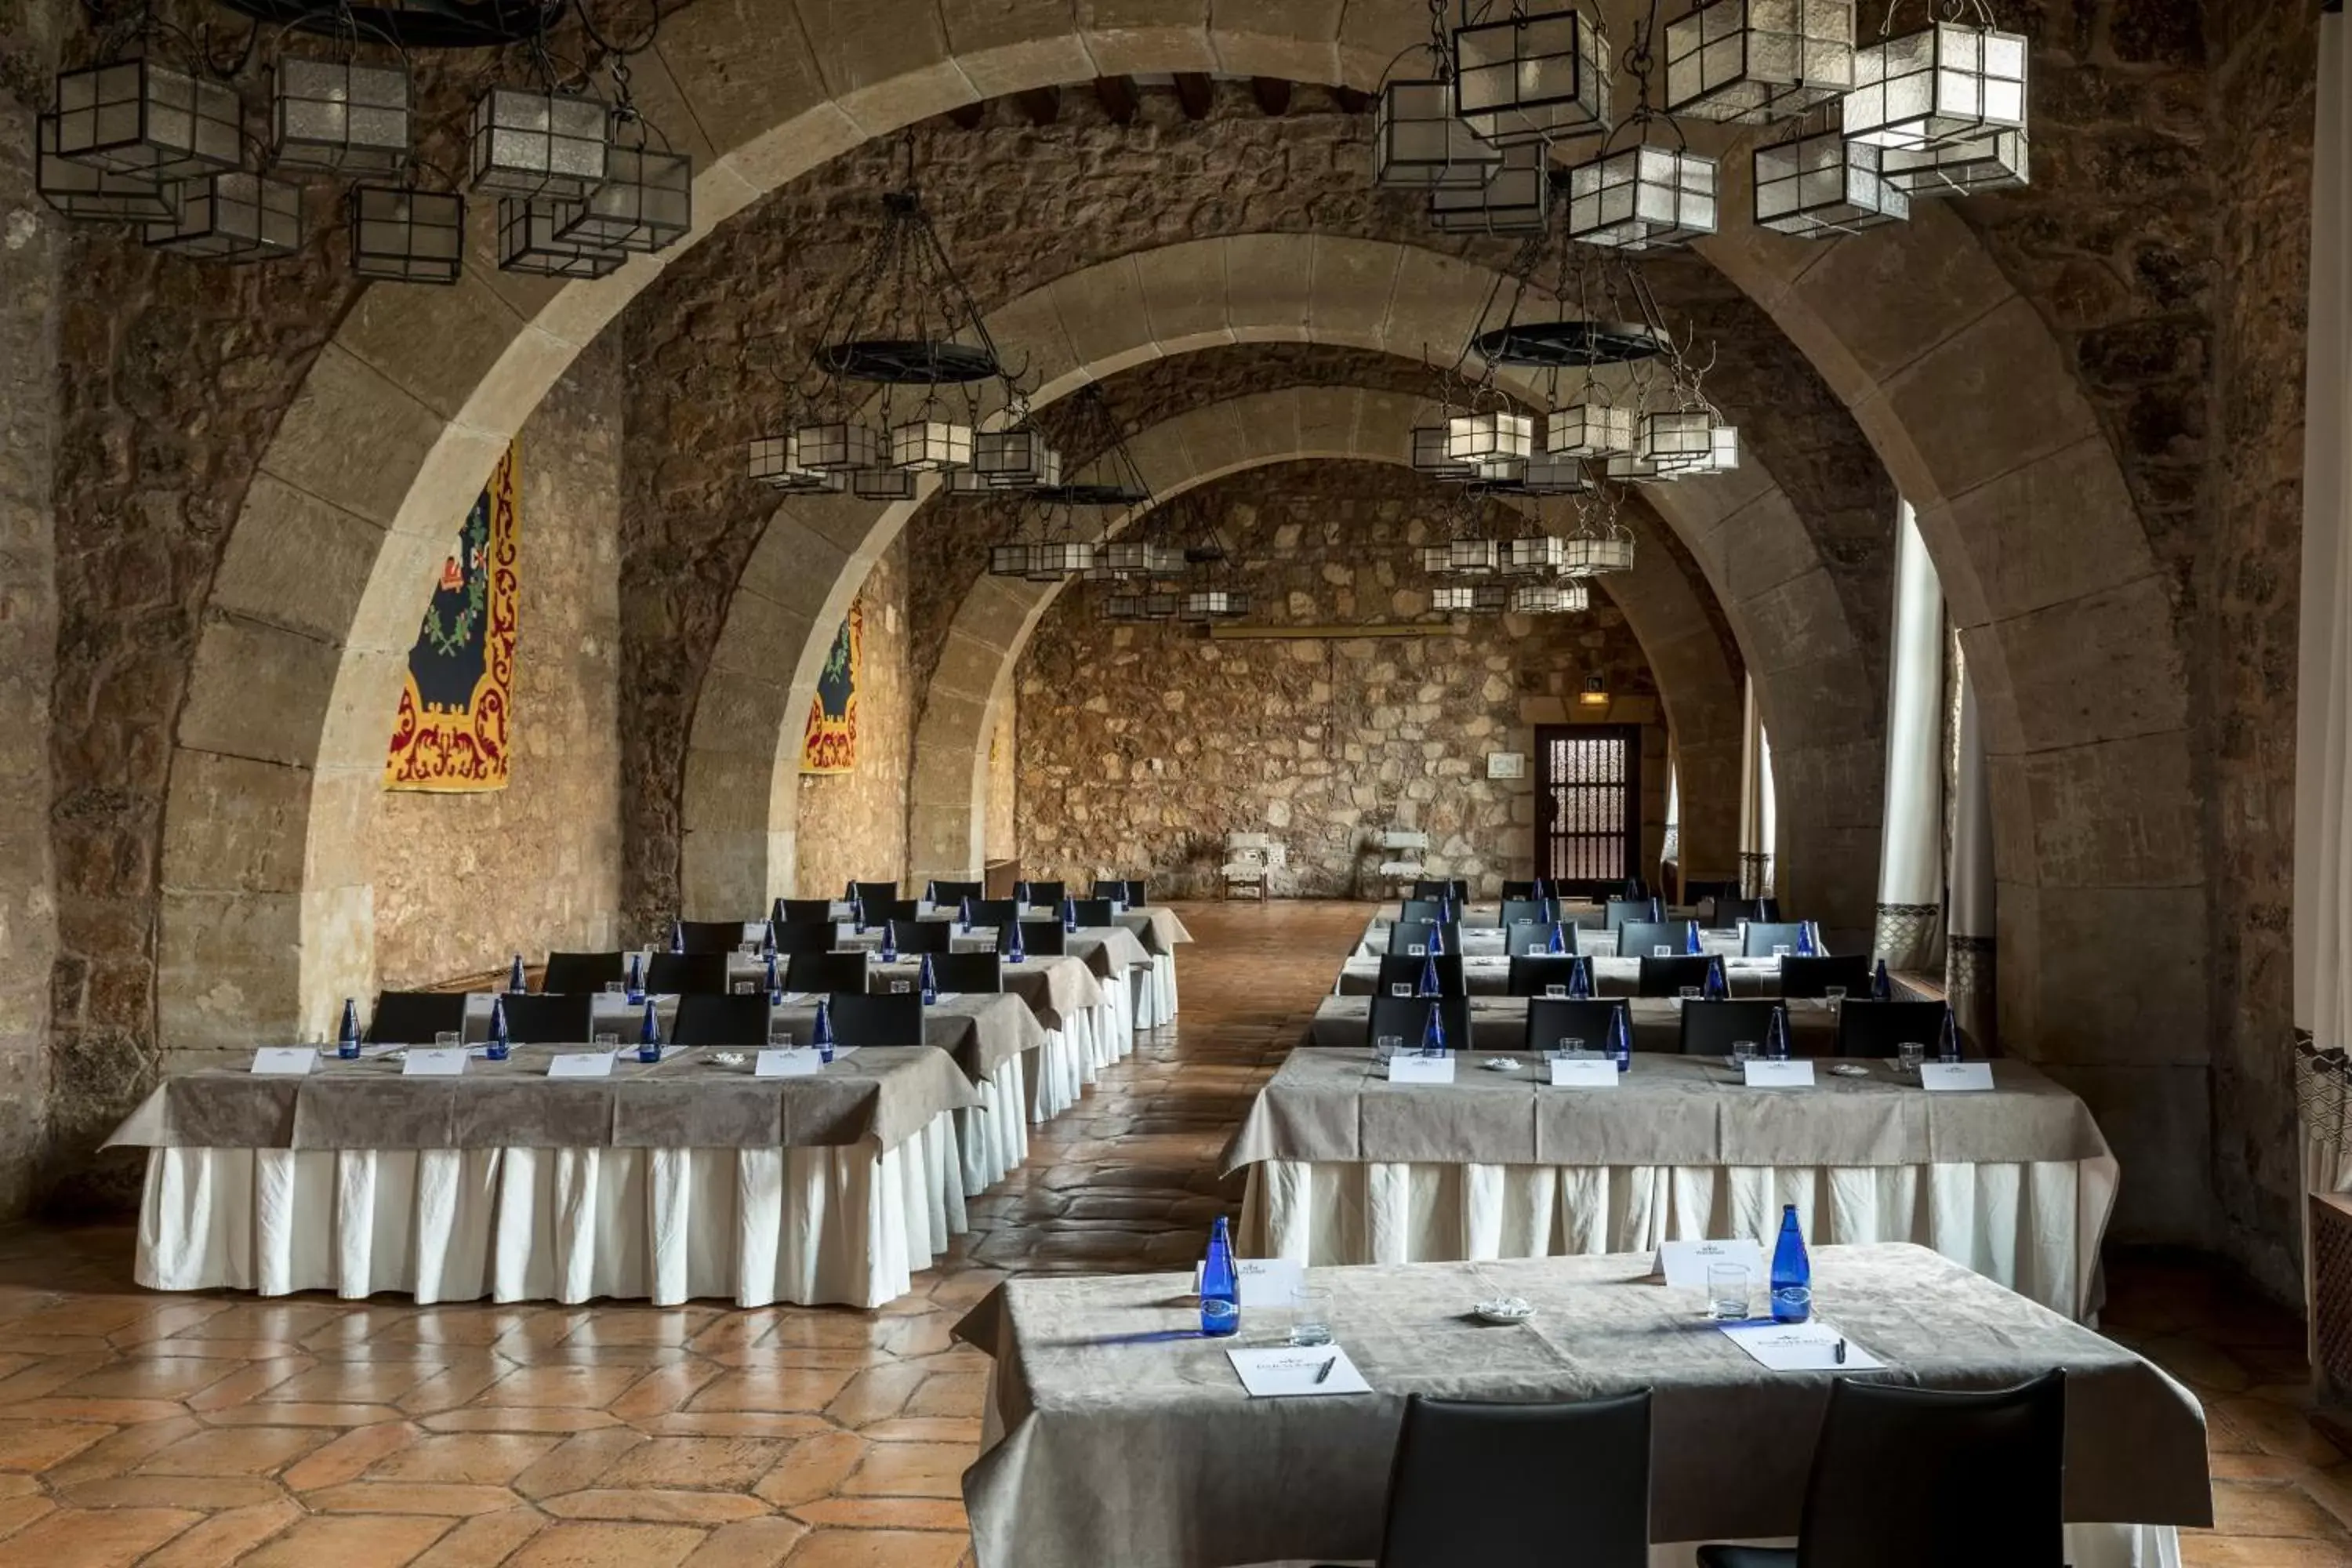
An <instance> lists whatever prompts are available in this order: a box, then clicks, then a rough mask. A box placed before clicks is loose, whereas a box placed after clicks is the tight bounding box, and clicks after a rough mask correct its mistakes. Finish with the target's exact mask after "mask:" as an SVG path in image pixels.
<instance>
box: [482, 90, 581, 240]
mask: <svg viewBox="0 0 2352 1568" xmlns="http://www.w3.org/2000/svg"><path fill="white" fill-rule="evenodd" d="M612 124H613V111H612V107H611V106H610V105H609V104H607V103H606V102H605V101H604V100H603V99H601V98H597V97H594V96H593V95H591V94H588V93H574V92H564V91H562V90H560V89H557V88H556V87H554V86H552V85H548V86H545V87H541V88H529V87H509V86H498V87H492V88H488V89H485V90H484V91H483V93H482V95H481V96H480V97H478V98H477V99H476V100H474V107H473V111H472V113H471V114H470V115H468V117H467V134H466V158H467V171H468V174H467V183H468V184H470V185H471V187H472V188H473V189H474V190H475V191H476V192H478V193H481V194H485V195H499V196H503V197H514V198H533V197H543V198H548V199H551V200H554V201H560V202H580V201H583V200H584V199H585V198H586V197H587V195H588V193H589V192H591V191H593V190H594V189H595V188H596V187H597V186H598V185H601V184H604V180H605V178H606V176H607V174H609V172H610V160H611V156H612V148H613V144H612ZM501 226H502V227H503V221H502V222H501ZM608 270H609V268H608Z"/></svg>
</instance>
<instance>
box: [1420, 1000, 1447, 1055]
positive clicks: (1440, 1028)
mask: <svg viewBox="0 0 2352 1568" xmlns="http://www.w3.org/2000/svg"><path fill="white" fill-rule="evenodd" d="M1421 1054H1422V1055H1423V1056H1425V1057H1442V1056H1444V1054H1445V1007H1444V1004H1443V1003H1440V1002H1438V1001H1437V1000H1435V999H1434V998H1432V999H1431V1001H1430V1004H1429V1022H1428V1023H1426V1024H1423V1026H1422V1028H1421Z"/></svg>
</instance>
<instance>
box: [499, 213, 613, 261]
mask: <svg viewBox="0 0 2352 1568" xmlns="http://www.w3.org/2000/svg"><path fill="white" fill-rule="evenodd" d="M563 216H564V207H563V204H562V203H561V202H554V201H529V200H526V199H524V198H523V197H520V196H501V197H499V270H500V271H503V272H535V273H539V274H541V275H542V276H544V277H549V278H602V277H604V276H605V275H606V274H608V273H613V272H617V271H619V270H620V268H621V263H622V262H624V261H626V260H627V259H628V257H627V255H626V254H625V253H624V252H622V251H618V250H608V249H606V248H605V247H603V246H601V245H584V244H583V243H581V242H580V241H579V240H576V239H566V238H565V237H563V236H562V233H561V232H560V227H561V225H562V221H563Z"/></svg>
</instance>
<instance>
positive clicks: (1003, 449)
mask: <svg viewBox="0 0 2352 1568" xmlns="http://www.w3.org/2000/svg"><path fill="white" fill-rule="evenodd" d="M971 467H972V468H974V469H975V470H976V471H977V472H978V473H979V475H980V478H981V480H982V483H983V484H985V485H987V486H989V487H991V488H992V489H1019V488H1021V487H1022V486H1024V485H1034V484H1054V483H1058V482H1059V481H1060V479H1061V477H1062V460H1061V458H1060V457H1059V456H1058V455H1057V454H1056V453H1055V451H1054V449H1053V448H1052V447H1048V446H1047V445H1046V444H1045V437H1044V436H1042V435H1040V434H1039V433H1038V432H1037V431H1036V430H1034V429H1033V428H1031V427H1029V426H1025V425H1024V426H1015V427H1013V428H1012V429H1010V430H982V431H981V432H979V433H978V434H977V435H976V436H974V437H972V444H971Z"/></svg>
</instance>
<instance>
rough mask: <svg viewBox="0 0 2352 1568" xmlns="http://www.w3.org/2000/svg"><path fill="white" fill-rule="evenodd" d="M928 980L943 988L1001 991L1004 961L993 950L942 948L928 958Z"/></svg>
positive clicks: (949, 989) (950, 989) (948, 989)
mask: <svg viewBox="0 0 2352 1568" xmlns="http://www.w3.org/2000/svg"><path fill="white" fill-rule="evenodd" d="M931 981H932V984H936V985H937V986H938V987H939V988H940V990H942V991H1002V990H1003V989H1004V965H1003V961H1002V960H1000V959H999V958H998V957H997V956H996V954H994V953H992V952H942V953H940V954H939V955H938V956H937V957H935V958H933V959H932V960H931Z"/></svg>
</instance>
